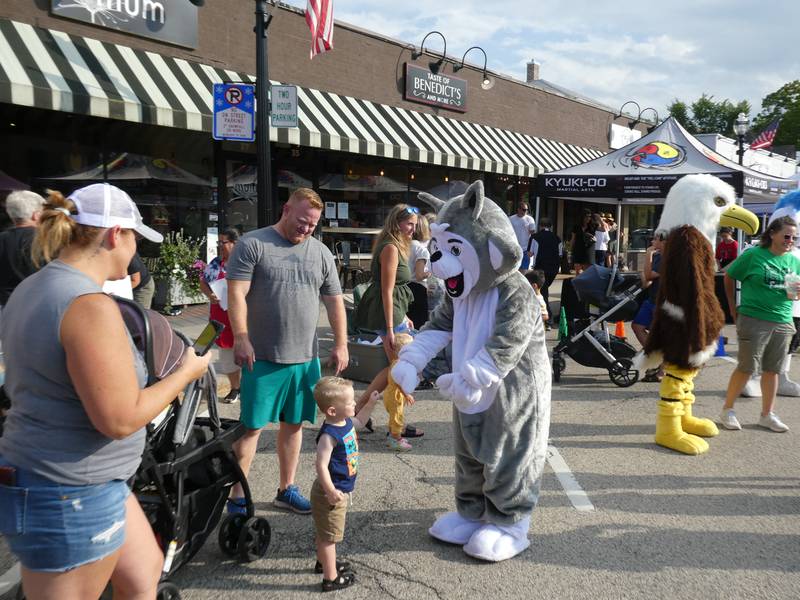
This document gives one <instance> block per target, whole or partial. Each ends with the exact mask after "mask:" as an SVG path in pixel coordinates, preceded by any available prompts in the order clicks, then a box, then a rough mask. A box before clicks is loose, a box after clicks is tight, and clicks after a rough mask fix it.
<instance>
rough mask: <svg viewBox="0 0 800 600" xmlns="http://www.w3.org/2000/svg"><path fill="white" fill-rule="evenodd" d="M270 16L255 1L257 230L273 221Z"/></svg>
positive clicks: (262, 4) (263, 3) (263, 4)
mask: <svg viewBox="0 0 800 600" xmlns="http://www.w3.org/2000/svg"><path fill="white" fill-rule="evenodd" d="M270 20H272V15H270V14H268V13H267V3H266V0H256V27H255V32H256V194H257V195H258V200H257V202H256V211H257V217H258V227H267V226H268V225H271V224H272V223H273V222H275V221H276V220H277V216H278V215H277V212H278V211H277V209H276V207H275V206H274V205H273V198H272V164H271V160H272V158H271V155H270V147H269V113H270V106H269V68H268V65H269V61H268V57H267V27H269V22H270Z"/></svg>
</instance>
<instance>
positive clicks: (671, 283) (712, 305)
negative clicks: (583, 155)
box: [636, 175, 758, 369]
mask: <svg viewBox="0 0 800 600" xmlns="http://www.w3.org/2000/svg"><path fill="white" fill-rule="evenodd" d="M720 226H727V227H737V228H739V229H742V230H744V231H745V232H747V233H749V234H751V235H752V234H754V233H755V232H756V231H757V230H758V218H757V217H756V216H755V215H754V214H753V213H751V212H750V211H749V210H747V209H745V208H743V207H741V206H737V205H736V193H735V191H734V189H733V188H732V187H731V186H730V185H728V184H727V183H725V182H724V181H722V180H721V179H719V178H718V177H714V176H713V175H687V176H685V177H683V178H681V179H680V180H679V181H678V182H677V183H676V184H675V185H673V186H672V188H671V189H670V191H669V194H667V199H666V202H665V204H664V211H663V212H662V214H661V221H660V222H659V224H658V228H659V229H661V230H665V231H667V232H668V233H667V239H666V241H665V243H664V250H663V251H662V256H661V266H660V269H659V276H660V277H659V280H660V284H659V289H658V299H657V301H656V311H655V315H654V317H653V322H652V324H651V326H650V334H649V336H648V338H647V343H646V344H645V347H644V357H641V356H640V357H638V359H637V361H636V365H637V368H640V369H641V368H654V367H656V366H658V365H659V364H660V363H661V362H668V363H671V364H673V365H676V366H678V367H681V368H685V369H691V368H697V367H700V366H701V365H702V364H703V363H705V362H706V361H707V360H708V359H709V358H710V357H711V356H713V355H714V351H715V350H716V347H717V340H718V338H719V332H720V330H721V329H722V326H723V324H724V323H725V317H724V315H723V313H722V309H721V308H720V305H719V301H718V300H717V298H716V295H715V294H714V275H715V272H716V263H715V261H714V245H715V241H716V234H717V230H718V229H719V228H720Z"/></svg>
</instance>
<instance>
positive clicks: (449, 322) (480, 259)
mask: <svg viewBox="0 0 800 600" xmlns="http://www.w3.org/2000/svg"><path fill="white" fill-rule="evenodd" d="M420 199H421V200H423V201H425V202H426V203H429V204H431V205H432V206H434V207H435V208H437V210H438V214H437V219H436V223H434V224H433V225H431V233H432V238H431V243H430V251H431V270H432V271H433V274H434V275H436V276H437V277H440V278H441V279H442V280H444V282H445V289H446V291H447V295H446V297H445V300H444V302H442V304H441V305H440V306H439V307H438V308H437V309H436V311H435V312H434V313H433V315H432V317H431V320H430V322H429V323H427V324H426V325H425V326H424V327H423V328H422V330H421V332H420V333H419V334H418V335H417V336H416V338H415V339H414V342H413V343H411V344H410V345H408V346H406V347H405V348H403V350H402V351H401V352H400V359H399V361H398V363H397V365H396V366H395V367H394V368H393V369H392V377H393V378H394V380H395V381H396V382H397V383H398V384H399V385H400V386H401V387H402V388H403V390H404V391H405V392H406V393H411V392H412V391H414V388H415V386H416V385H417V381H418V376H419V374H420V373H421V372H422V369H423V368H424V367H425V365H426V364H427V363H428V361H430V360H431V359H432V358H433V357H434V356H436V354H437V353H438V352H439V351H440V350H442V349H443V348H444V347H445V346H446V345H447V344H448V343H449V342H450V341H452V344H453V372H452V373H447V374H445V375H442V376H441V377H439V378H438V380H437V382H436V383H437V385H438V387H439V390H440V392H441V394H442V395H443V396H444V397H445V398H448V399H450V400H452V401H453V405H454V410H453V424H454V439H455V462H456V477H455V482H456V483H455V497H456V509H457V510H456V511H455V512H449V513H446V514H444V515H442V516H441V517H439V518H438V519H437V520H436V522H435V523H434V524H433V526H432V527H431V528H430V529H429V533H430V534H431V535H432V536H433V537H435V538H437V539H440V540H443V541H445V542H449V543H452V544H459V545H462V546H464V551H465V552H466V553H467V554H469V555H470V556H473V557H476V558H480V559H483V560H487V561H500V560H505V559H507V558H511V557H512V556H515V555H516V554H519V553H520V552H522V551H523V550H524V549H525V548H527V547H528V545H529V544H530V541H529V540H528V529H529V527H530V517H531V512H532V511H533V508H534V506H535V505H536V502H537V499H538V494H539V483H540V478H541V474H542V469H543V468H544V463H545V458H546V456H545V455H546V451H547V435H548V430H549V424H550V378H551V372H550V364H549V361H548V358H547V351H546V348H545V337H544V324H543V322H542V317H541V314H540V312H539V306H538V304H537V302H536V300H535V299H534V294H533V288H531V286H530V284H529V283H528V282H527V281H526V279H525V277H524V276H523V275H522V274H521V273H520V272H519V271H517V269H518V267H519V262H520V258H521V256H520V252H521V249H520V247H519V244H517V241H516V237H515V235H514V230H513V228H512V227H511V222H510V221H509V219H508V217H507V216H506V214H505V213H504V212H503V211H502V210H501V209H500V207H499V206H497V205H496V204H495V203H494V202H492V201H491V200H490V199H488V198H486V197H484V195H483V182H481V181H476V182H475V183H473V184H472V185H470V186H469V187H468V188H467V190H466V192H465V193H464V195H462V196H458V197H456V198H453V199H451V200H449V201H448V202H446V203H445V202H443V201H441V200H439V199H437V198H434V197H432V196H429V195H427V194H420Z"/></svg>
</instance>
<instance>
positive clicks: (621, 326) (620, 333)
mask: <svg viewBox="0 0 800 600" xmlns="http://www.w3.org/2000/svg"><path fill="white" fill-rule="evenodd" d="M614 335H615V336H617V337H620V338H624V337H625V321H617V326H616V327H615V328H614Z"/></svg>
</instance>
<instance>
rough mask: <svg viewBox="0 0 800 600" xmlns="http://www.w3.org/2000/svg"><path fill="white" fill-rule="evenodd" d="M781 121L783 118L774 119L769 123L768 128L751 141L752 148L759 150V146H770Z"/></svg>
mask: <svg viewBox="0 0 800 600" xmlns="http://www.w3.org/2000/svg"><path fill="white" fill-rule="evenodd" d="M780 123H781V118H780V117H778V118H776V119H773V120H772V122H771V123H770V124H769V125H767V128H766V129H765V130H764V131H762V132H761V133H759V134H758V137H757V138H756V139H754V140H753V141H752V142H750V150H758V149H759V148H769V147H770V146H772V142H773V141H775V134H776V133H777V132H778V125H780Z"/></svg>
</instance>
